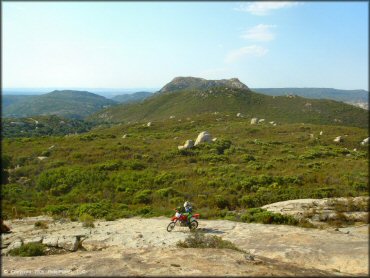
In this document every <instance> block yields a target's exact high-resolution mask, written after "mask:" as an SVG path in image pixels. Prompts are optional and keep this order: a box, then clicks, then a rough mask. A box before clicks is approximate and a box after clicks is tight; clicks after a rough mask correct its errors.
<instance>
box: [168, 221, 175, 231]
mask: <svg viewBox="0 0 370 278" xmlns="http://www.w3.org/2000/svg"><path fill="white" fill-rule="evenodd" d="M175 226H176V223H175V222H171V223H170V224H168V226H167V232H172V230H173V229H174V228H175Z"/></svg>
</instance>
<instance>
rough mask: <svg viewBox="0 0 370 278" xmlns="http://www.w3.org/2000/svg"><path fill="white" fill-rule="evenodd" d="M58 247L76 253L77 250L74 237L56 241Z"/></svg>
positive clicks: (61, 238)
mask: <svg viewBox="0 0 370 278" xmlns="http://www.w3.org/2000/svg"><path fill="white" fill-rule="evenodd" d="M58 247H60V248H63V249H66V250H69V251H76V250H77V249H78V239H77V237H75V236H68V237H60V238H59V239H58Z"/></svg>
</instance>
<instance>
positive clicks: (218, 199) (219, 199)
mask: <svg viewBox="0 0 370 278" xmlns="http://www.w3.org/2000/svg"><path fill="white" fill-rule="evenodd" d="M215 204H216V206H217V207H218V208H220V209H224V208H226V207H228V206H229V205H230V203H229V201H228V200H227V199H225V197H224V196H222V195H216V196H215Z"/></svg>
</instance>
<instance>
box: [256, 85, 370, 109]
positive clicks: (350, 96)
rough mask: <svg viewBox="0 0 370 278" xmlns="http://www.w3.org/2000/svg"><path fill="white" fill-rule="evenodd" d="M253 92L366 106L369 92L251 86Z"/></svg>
mask: <svg viewBox="0 0 370 278" xmlns="http://www.w3.org/2000/svg"><path fill="white" fill-rule="evenodd" d="M252 90H253V91H255V92H259V93H263V94H266V95H271V96H284V95H297V96H301V97H305V98H315V99H332V100H336V101H343V102H346V103H349V104H353V105H357V106H360V107H362V108H368V102H369V92H367V91H365V90H338V89H333V88H253V89H252Z"/></svg>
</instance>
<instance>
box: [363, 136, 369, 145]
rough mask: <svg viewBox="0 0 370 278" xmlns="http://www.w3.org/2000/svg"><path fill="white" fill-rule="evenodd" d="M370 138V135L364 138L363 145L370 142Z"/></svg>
mask: <svg viewBox="0 0 370 278" xmlns="http://www.w3.org/2000/svg"><path fill="white" fill-rule="evenodd" d="M369 138H370V137H367V138H365V139H364V140H362V142H361V145H363V146H365V145H367V144H369Z"/></svg>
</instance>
